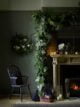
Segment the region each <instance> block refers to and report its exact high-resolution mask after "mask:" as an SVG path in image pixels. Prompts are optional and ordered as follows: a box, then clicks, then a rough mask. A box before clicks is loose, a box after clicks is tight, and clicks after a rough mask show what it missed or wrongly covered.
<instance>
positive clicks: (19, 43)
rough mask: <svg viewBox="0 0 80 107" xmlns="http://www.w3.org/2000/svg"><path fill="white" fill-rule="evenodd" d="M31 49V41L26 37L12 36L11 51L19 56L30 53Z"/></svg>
mask: <svg viewBox="0 0 80 107" xmlns="http://www.w3.org/2000/svg"><path fill="white" fill-rule="evenodd" d="M32 48H33V44H32V41H31V40H30V39H29V38H28V37H27V35H22V34H16V36H13V37H12V39H11V49H12V50H13V51H14V52H15V53H17V54H19V55H26V54H28V53H30V52H31V51H32Z"/></svg>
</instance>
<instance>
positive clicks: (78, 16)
mask: <svg viewBox="0 0 80 107" xmlns="http://www.w3.org/2000/svg"><path fill="white" fill-rule="evenodd" d="M33 19H34V21H35V24H36V34H35V37H36V52H35V57H36V67H37V76H36V82H37V88H38V91H39V95H40V96H44V92H43V87H44V85H45V77H46V75H47V71H48V66H47V64H46V62H47V46H48V43H49V41H50V39H51V34H52V32H54V31H58V30H60V29H62V28H63V27H68V26H74V25H80V13H79V11H77V12H74V11H73V12H71V11H70V12H68V13H62V14H53V15H52V14H50V13H47V12H43V11H37V12H35V13H34V14H33Z"/></svg>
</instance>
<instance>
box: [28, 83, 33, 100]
mask: <svg viewBox="0 0 80 107" xmlns="http://www.w3.org/2000/svg"><path fill="white" fill-rule="evenodd" d="M28 90H29V94H30V97H31V98H32V93H31V90H30V86H29V84H28Z"/></svg>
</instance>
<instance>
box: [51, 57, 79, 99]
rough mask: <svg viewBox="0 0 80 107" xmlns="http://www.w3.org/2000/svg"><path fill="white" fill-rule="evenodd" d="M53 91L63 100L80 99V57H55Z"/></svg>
mask: <svg viewBox="0 0 80 107" xmlns="http://www.w3.org/2000/svg"><path fill="white" fill-rule="evenodd" d="M53 89H54V90H55V91H56V95H57V96H58V95H59V94H62V96H63V98H70V97H80V55H54V56H53Z"/></svg>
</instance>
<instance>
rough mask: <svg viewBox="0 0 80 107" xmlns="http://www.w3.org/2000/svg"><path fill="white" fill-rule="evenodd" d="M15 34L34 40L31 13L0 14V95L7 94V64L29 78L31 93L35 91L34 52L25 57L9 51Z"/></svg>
mask: <svg viewBox="0 0 80 107" xmlns="http://www.w3.org/2000/svg"><path fill="white" fill-rule="evenodd" d="M16 32H17V33H22V34H28V36H29V37H30V38H31V39H34V37H33V33H34V26H33V21H32V12H27V11H1V12H0V94H6V93H9V85H8V75H7V71H6V67H7V65H8V64H17V65H18V66H19V67H20V69H21V72H22V74H23V75H28V76H29V82H30V86H31V91H32V93H33V92H34V91H35V88H36V84H35V68H34V51H33V52H32V53H30V54H29V55H26V56H19V55H16V54H15V53H13V52H12V51H11V49H10V39H11V37H12V36H14V35H15V34H16Z"/></svg>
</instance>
